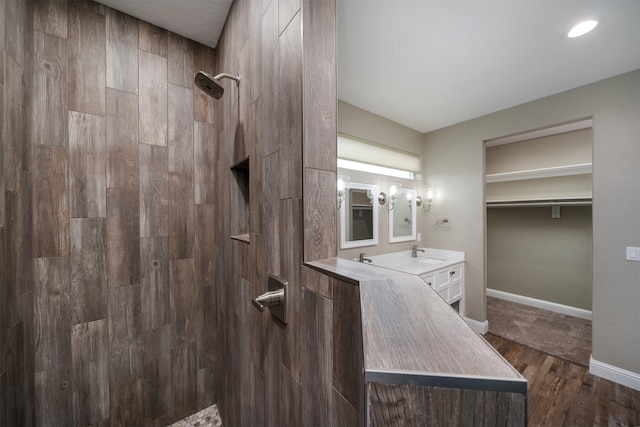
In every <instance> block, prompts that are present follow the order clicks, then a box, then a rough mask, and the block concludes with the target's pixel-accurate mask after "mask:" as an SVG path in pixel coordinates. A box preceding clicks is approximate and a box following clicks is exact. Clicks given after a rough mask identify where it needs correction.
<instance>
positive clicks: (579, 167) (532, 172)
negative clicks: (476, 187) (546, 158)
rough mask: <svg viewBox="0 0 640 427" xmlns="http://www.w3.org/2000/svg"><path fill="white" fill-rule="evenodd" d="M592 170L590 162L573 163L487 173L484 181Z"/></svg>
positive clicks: (588, 171) (578, 173)
mask: <svg viewBox="0 0 640 427" xmlns="http://www.w3.org/2000/svg"><path fill="white" fill-rule="evenodd" d="M592 170H593V164H592V163H579V164H575V165H565V166H555V167H550V168H540V169H529V170H522V171H514V172H502V173H492V174H487V175H486V182H487V184H489V183H492V182H506V181H520V180H525V179H538V178H552V177H557V176H569V175H586V174H590V173H592Z"/></svg>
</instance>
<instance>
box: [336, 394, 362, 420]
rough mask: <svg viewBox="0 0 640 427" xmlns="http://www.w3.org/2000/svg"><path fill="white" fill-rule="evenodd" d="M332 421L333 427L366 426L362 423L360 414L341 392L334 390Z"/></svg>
mask: <svg viewBox="0 0 640 427" xmlns="http://www.w3.org/2000/svg"><path fill="white" fill-rule="evenodd" d="M331 395H332V399H333V400H332V405H333V406H332V408H331V409H332V411H331V415H332V419H331V422H330V424H331V425H333V426H357V425H365V424H364V422H362V423H360V421H359V420H360V419H361V417H360V413H359V412H358V410H357V409H356V408H354V407H353V406H352V405H351V404H350V403H349V402H348V401H347V400H346V399H345V398H344V397H343V396H342V395H341V394H340V393H339V392H337V391H336V390H335V389H334V390H332V393H331Z"/></svg>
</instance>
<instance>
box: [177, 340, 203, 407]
mask: <svg viewBox="0 0 640 427" xmlns="http://www.w3.org/2000/svg"><path fill="white" fill-rule="evenodd" d="M197 375H198V372H197V369H196V349H195V344H188V345H184V346H181V347H177V348H174V349H172V350H171V385H172V393H171V395H172V404H173V412H174V418H176V419H181V418H184V417H186V416H187V415H191V414H193V413H195V412H197V404H198V396H197V393H198V384H197Z"/></svg>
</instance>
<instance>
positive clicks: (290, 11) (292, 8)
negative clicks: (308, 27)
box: [278, 0, 301, 33]
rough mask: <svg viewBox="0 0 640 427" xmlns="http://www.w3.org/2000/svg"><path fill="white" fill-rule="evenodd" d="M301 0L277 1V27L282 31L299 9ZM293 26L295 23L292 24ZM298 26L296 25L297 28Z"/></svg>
mask: <svg viewBox="0 0 640 427" xmlns="http://www.w3.org/2000/svg"><path fill="white" fill-rule="evenodd" d="M300 6H301V0H279V1H278V10H279V16H278V28H279V30H280V31H279V32H280V33H282V32H283V31H284V30H285V28H287V27H288V26H289V24H290V23H291V19H292V18H293V17H294V16H295V15H296V14H298V12H299V11H300ZM292 26H294V27H295V25H293V24H292ZM299 28H300V27H298V29H299Z"/></svg>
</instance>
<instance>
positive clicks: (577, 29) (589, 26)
mask: <svg viewBox="0 0 640 427" xmlns="http://www.w3.org/2000/svg"><path fill="white" fill-rule="evenodd" d="M597 25H598V21H596V20H595V19H588V20H586V21H582V22H580V23H579V24H577V25H574V26H573V28H571V30H570V31H569V32H568V33H567V37H569V38H570V39H573V38H576V37H580V36H583V35H585V34H587V33H588V32H589V31H591V30H593V29H594V28H596V26H597Z"/></svg>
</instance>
